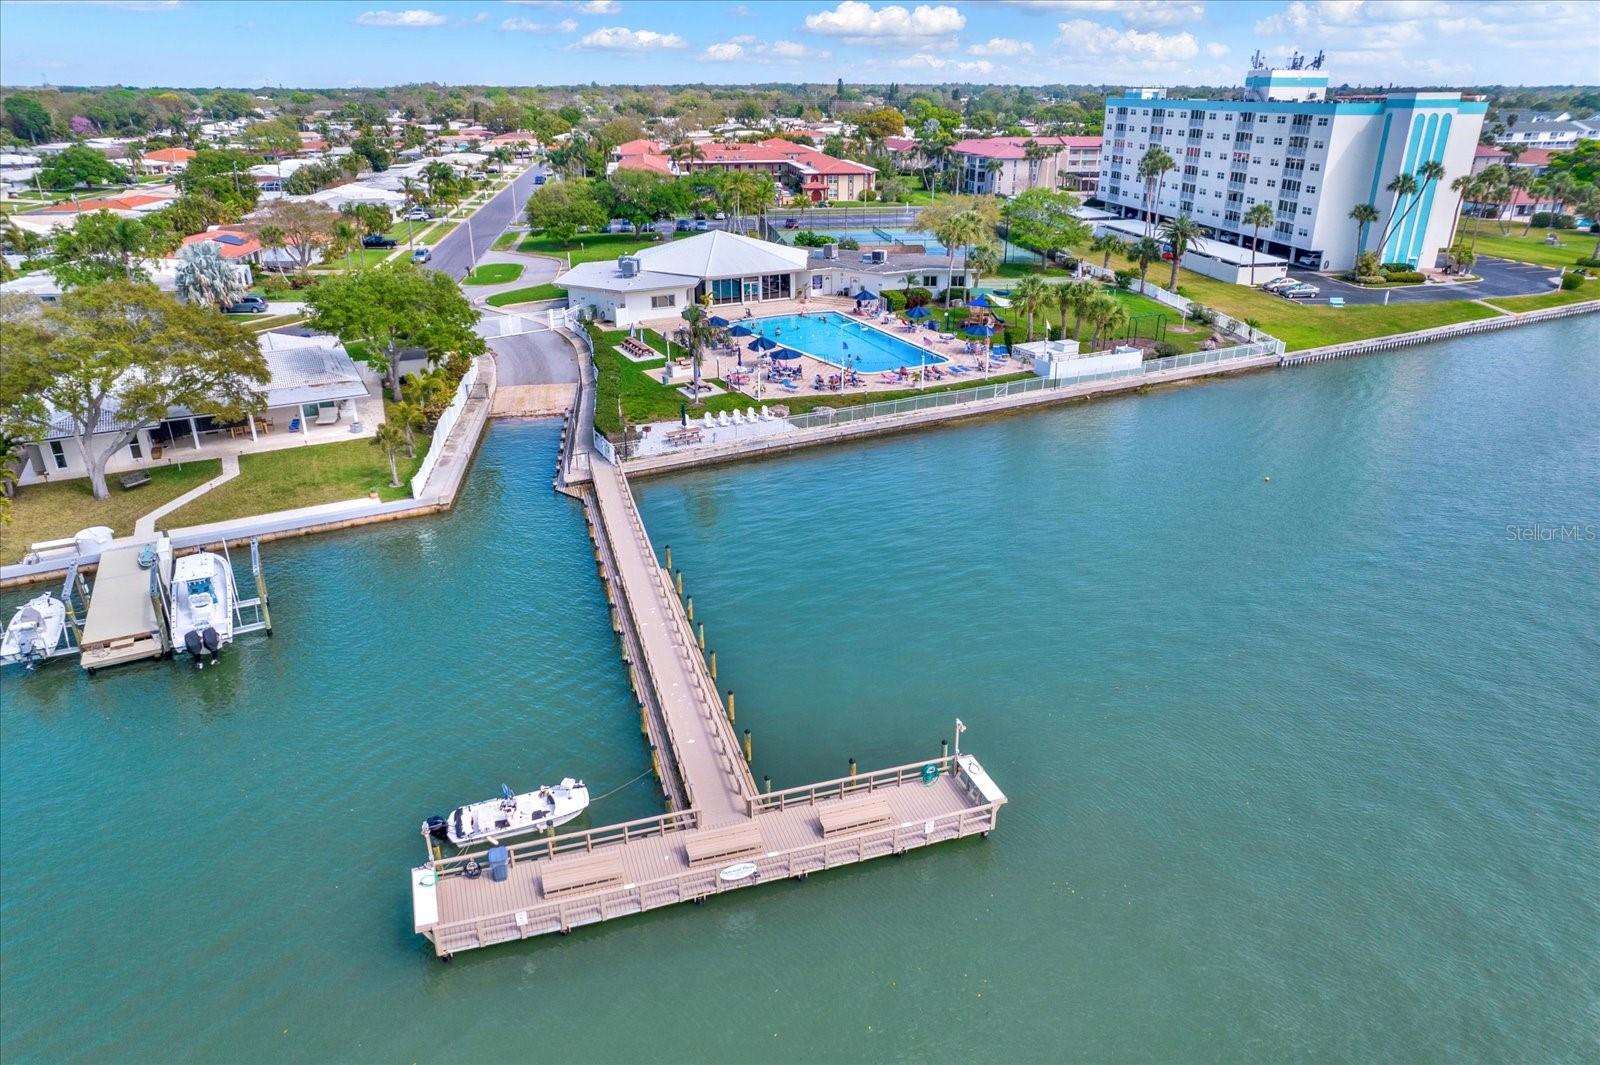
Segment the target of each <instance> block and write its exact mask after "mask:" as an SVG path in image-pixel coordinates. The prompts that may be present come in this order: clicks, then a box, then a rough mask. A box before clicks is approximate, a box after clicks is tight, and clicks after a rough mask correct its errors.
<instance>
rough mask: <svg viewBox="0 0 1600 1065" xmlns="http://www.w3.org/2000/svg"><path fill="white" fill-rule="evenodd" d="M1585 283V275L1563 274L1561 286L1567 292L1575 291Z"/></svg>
mask: <svg viewBox="0 0 1600 1065" xmlns="http://www.w3.org/2000/svg"><path fill="white" fill-rule="evenodd" d="M1582 284H1583V275H1582V274H1578V273H1572V274H1563V275H1562V277H1561V288H1562V290H1563V291H1565V292H1573V291H1575V290H1576V289H1578V288H1579V287H1580V286H1582Z"/></svg>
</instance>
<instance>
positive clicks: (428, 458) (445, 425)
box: [411, 362, 478, 499]
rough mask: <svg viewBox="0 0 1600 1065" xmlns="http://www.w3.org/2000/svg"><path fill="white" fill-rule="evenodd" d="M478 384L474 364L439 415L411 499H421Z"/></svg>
mask: <svg viewBox="0 0 1600 1065" xmlns="http://www.w3.org/2000/svg"><path fill="white" fill-rule="evenodd" d="M477 383H478V364H477V363H476V362H474V363H473V364H472V365H471V366H469V367H468V368H467V372H466V374H465V375H463V376H462V378H461V383H460V384H459V385H457V386H456V394H455V396H454V397H453V398H452V399H451V400H450V405H449V406H448V407H446V408H445V409H444V413H443V414H441V415H439V424H438V426H436V427H435V428H434V430H433V439H432V440H430V441H429V442H428V453H427V454H426V455H424V456H422V465H421V466H418V467H417V472H416V474H415V475H413V476H412V478H411V498H412V499H421V498H422V489H423V488H424V487H426V486H427V483H428V477H429V476H430V475H431V474H432V473H433V468H434V466H436V465H438V463H439V456H440V455H442V454H443V453H444V445H445V441H447V440H448V439H450V430H451V429H454V428H455V424H456V422H457V421H459V420H460V419H461V412H462V411H464V410H466V409H467V396H468V395H469V394H470V393H471V392H472V386H473V385H475V384H477Z"/></svg>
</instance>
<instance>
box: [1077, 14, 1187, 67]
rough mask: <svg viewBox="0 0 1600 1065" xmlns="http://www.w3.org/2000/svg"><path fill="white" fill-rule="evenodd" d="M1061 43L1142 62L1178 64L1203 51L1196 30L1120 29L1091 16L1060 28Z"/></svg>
mask: <svg viewBox="0 0 1600 1065" xmlns="http://www.w3.org/2000/svg"><path fill="white" fill-rule="evenodd" d="M1058 28H1059V29H1060V30H1061V35H1060V36H1059V37H1058V38H1056V40H1057V42H1058V43H1060V44H1061V45H1063V46H1065V47H1067V48H1071V49H1073V50H1075V51H1077V52H1079V53H1082V54H1084V55H1094V56H1114V57H1116V58H1118V59H1121V60H1124V61H1129V62H1133V63H1140V64H1147V65H1151V64H1164V63H1176V62H1181V61H1183V60H1188V59H1193V58H1194V57H1195V56H1196V55H1199V54H1200V43H1199V42H1198V41H1196V40H1195V39H1194V34H1192V33H1153V32H1151V33H1147V32H1144V31H1142V30H1119V29H1116V28H1115V27H1112V26H1107V25H1104V24H1103V23H1099V22H1090V21H1089V20H1088V19H1081V18H1080V19H1073V20H1071V21H1070V22H1063V23H1061V24H1060V26H1059V27H1058Z"/></svg>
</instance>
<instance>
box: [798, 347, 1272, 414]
mask: <svg viewBox="0 0 1600 1065" xmlns="http://www.w3.org/2000/svg"><path fill="white" fill-rule="evenodd" d="M1282 353H1283V342H1282V341H1279V340H1272V341H1263V342H1260V343H1255V344H1239V345H1236V346H1234V347H1231V348H1219V349H1217V350H1216V351H1197V352H1194V353H1193V354H1190V355H1173V356H1171V357H1170V358H1165V359H1151V360H1149V361H1147V362H1145V363H1144V364H1143V365H1141V366H1139V367H1138V368H1137V369H1133V370H1110V371H1107V372H1105V373H1094V374H1080V375H1079V376H1076V377H1054V378H1046V377H1030V378H1027V379H1025V380H1020V381H996V382H994V383H993V384H987V385H979V386H977V387H975V388H954V389H950V390H949V391H945V392H929V393H926V394H925V395H920V396H905V397H903V398H901V399H888V400H882V401H880V402H878V403H863V404H861V405H859V406H854V407H840V408H838V409H836V410H830V411H811V412H809V413H806V414H796V415H792V416H791V417H790V418H789V419H788V422H789V424H790V425H792V426H794V427H795V428H796V429H817V428H821V427H823V426H829V425H843V424H845V423H846V422H858V421H864V420H866V419H868V418H883V417H888V416H892V415H896V414H909V413H912V412H913V411H921V410H931V409H934V408H938V407H959V406H965V405H966V404H969V403H978V402H982V401H984V400H991V399H1001V398H1004V397H1006V396H1021V395H1027V394H1028V393H1030V392H1054V391H1057V390H1059V389H1063V388H1072V387H1074V386H1077V385H1084V384H1091V383H1094V382H1097V381H1120V380H1125V379H1132V378H1140V377H1149V376H1151V375H1153V374H1159V373H1162V372H1163V371H1167V370H1184V369H1188V368H1190V367H1195V366H1209V365H1214V366H1216V368H1217V369H1218V370H1219V371H1220V370H1223V369H1226V368H1227V366H1228V365H1229V364H1232V363H1237V362H1240V361H1243V360H1247V359H1258V358H1260V357H1261V356H1263V355H1281V354H1282Z"/></svg>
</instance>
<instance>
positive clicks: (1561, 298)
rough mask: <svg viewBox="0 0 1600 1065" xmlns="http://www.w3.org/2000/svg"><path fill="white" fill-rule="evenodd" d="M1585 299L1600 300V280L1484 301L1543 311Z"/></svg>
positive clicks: (1500, 306)
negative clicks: (1551, 290)
mask: <svg viewBox="0 0 1600 1065" xmlns="http://www.w3.org/2000/svg"><path fill="white" fill-rule="evenodd" d="M1585 300H1600V280H1591V281H1585V282H1584V283H1583V284H1582V285H1579V286H1578V287H1577V288H1575V289H1572V290H1570V291H1568V290H1566V289H1556V290H1555V291H1554V292H1541V293H1540V294H1538V295H1537V296H1496V297H1494V298H1492V299H1487V300H1484V302H1485V303H1491V304H1493V305H1494V306H1496V307H1499V308H1501V309H1502V310H1507V311H1542V310H1544V309H1545V308H1546V307H1565V306H1566V305H1567V304H1569V303H1582V302H1584V301H1585Z"/></svg>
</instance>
